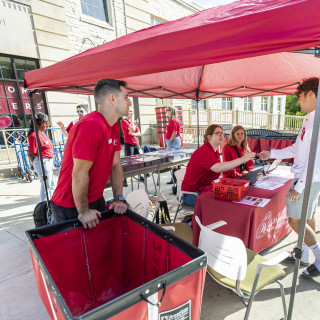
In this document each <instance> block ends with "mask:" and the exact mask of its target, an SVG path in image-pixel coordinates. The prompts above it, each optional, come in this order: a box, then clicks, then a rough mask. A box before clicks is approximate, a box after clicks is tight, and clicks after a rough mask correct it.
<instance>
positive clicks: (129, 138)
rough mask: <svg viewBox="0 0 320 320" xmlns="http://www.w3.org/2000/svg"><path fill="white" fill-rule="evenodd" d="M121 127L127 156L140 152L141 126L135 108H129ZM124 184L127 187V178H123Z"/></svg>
mask: <svg viewBox="0 0 320 320" xmlns="http://www.w3.org/2000/svg"><path fill="white" fill-rule="evenodd" d="M120 124H121V129H122V132H123V137H124V154H125V156H126V157H128V156H132V155H135V154H139V153H140V144H139V139H138V137H140V136H141V133H140V130H139V127H138V125H137V123H136V122H135V121H134V118H133V108H132V107H130V108H129V113H128V116H127V117H126V118H123V119H122V120H121V123H120ZM123 186H124V187H127V186H128V183H127V179H124V180H123Z"/></svg>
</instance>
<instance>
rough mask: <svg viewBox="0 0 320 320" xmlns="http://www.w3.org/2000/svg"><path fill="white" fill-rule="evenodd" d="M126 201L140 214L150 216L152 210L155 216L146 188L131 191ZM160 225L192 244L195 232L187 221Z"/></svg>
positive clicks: (145, 216)
mask: <svg viewBox="0 0 320 320" xmlns="http://www.w3.org/2000/svg"><path fill="white" fill-rule="evenodd" d="M126 201H127V202H128V203H129V207H130V209H131V210H132V211H134V212H136V213H138V214H140V215H141V216H143V217H144V218H148V215H149V212H150V210H151V211H152V214H153V216H154V211H153V206H152V202H151V201H150V200H149V197H148V195H147V193H146V192H145V190H143V189H138V190H134V191H132V192H130V193H129V194H128V195H127V197H126ZM160 226H161V227H163V228H164V229H167V230H168V231H170V232H172V233H173V234H175V235H176V236H178V237H180V238H182V239H183V240H185V241H187V242H189V243H191V244H192V240H193V233H192V229H191V227H190V226H189V225H188V224H187V223H182V222H180V223H168V224H160Z"/></svg>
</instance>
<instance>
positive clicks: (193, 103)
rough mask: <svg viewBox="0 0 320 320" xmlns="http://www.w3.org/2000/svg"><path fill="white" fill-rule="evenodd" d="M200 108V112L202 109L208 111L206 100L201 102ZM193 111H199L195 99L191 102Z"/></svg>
mask: <svg viewBox="0 0 320 320" xmlns="http://www.w3.org/2000/svg"><path fill="white" fill-rule="evenodd" d="M198 106H199V110H200V109H202V110H205V109H207V100H206V99H201V100H199V104H198ZM191 109H193V110H197V102H196V100H194V99H192V100H191Z"/></svg>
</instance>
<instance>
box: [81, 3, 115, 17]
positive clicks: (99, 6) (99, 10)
mask: <svg viewBox="0 0 320 320" xmlns="http://www.w3.org/2000/svg"><path fill="white" fill-rule="evenodd" d="M81 10H82V13H83V14H86V15H88V16H91V17H93V18H96V19H99V20H102V21H106V22H109V17H108V10H107V3H106V1H104V0H81Z"/></svg>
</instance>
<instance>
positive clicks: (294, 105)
mask: <svg viewBox="0 0 320 320" xmlns="http://www.w3.org/2000/svg"><path fill="white" fill-rule="evenodd" d="M286 114H287V115H292V116H305V115H306V113H305V112H301V109H300V105H299V103H298V97H297V96H295V95H288V96H287V98H286Z"/></svg>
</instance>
